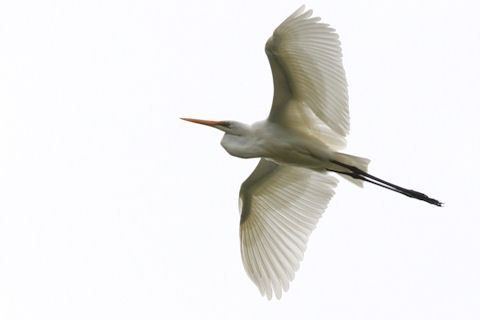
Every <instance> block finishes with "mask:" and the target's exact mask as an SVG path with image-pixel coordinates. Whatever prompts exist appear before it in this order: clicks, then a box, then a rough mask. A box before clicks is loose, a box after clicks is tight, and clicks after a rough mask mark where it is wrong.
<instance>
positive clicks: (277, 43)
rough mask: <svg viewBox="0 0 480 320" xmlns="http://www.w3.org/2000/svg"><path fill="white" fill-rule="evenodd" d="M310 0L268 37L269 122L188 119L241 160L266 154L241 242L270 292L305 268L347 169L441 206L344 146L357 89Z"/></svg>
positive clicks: (252, 271) (352, 175)
mask: <svg viewBox="0 0 480 320" xmlns="http://www.w3.org/2000/svg"><path fill="white" fill-rule="evenodd" d="M311 15H312V11H311V10H308V11H305V7H304V6H302V7H301V8H299V9H298V10H296V11H295V12H294V13H293V14H292V15H291V16H289V17H288V18H287V19H286V20H285V21H284V22H282V24H280V25H279V26H278V28H277V29H276V30H275V31H274V32H273V35H272V37H270V39H268V41H267V44H266V46H265V51H266V53H267V56H268V60H269V62H270V66H271V69H272V75H273V82H274V96H273V103H272V107H271V111H270V114H269V116H268V118H267V119H266V120H264V121H259V122H256V123H254V124H253V125H246V124H243V123H240V122H236V121H209V120H198V119H190V118H182V119H183V120H187V121H191V122H195V123H199V124H204V125H208V126H211V127H214V128H217V129H219V130H222V131H224V132H225V135H224V136H223V139H222V142H221V144H222V146H223V147H224V148H225V150H226V151H227V152H228V153H230V154H231V155H233V156H236V157H241V158H261V159H260V162H259V163H258V165H257V167H256V168H255V170H254V171H253V172H252V174H251V175H250V176H249V177H248V178H247V180H245V182H244V183H243V184H242V187H241V189H240V200H239V203H240V213H241V219H240V241H241V251H242V260H243V265H244V267H245V270H246V272H247V274H248V276H249V277H250V279H252V281H253V282H254V283H255V284H256V285H257V287H258V289H259V290H260V292H261V293H262V295H267V297H268V298H269V299H270V298H271V297H272V294H273V293H274V294H275V296H276V297H277V298H280V297H281V295H282V291H286V290H288V287H289V282H290V281H292V280H293V278H294V276H295V272H296V271H297V270H298V267H299V265H300V261H301V260H302V258H303V253H304V251H305V249H306V246H307V242H308V238H309V236H310V233H311V232H312V231H313V229H315V226H316V224H317V221H318V219H319V218H320V216H321V215H322V213H323V212H324V211H325V209H326V207H327V205H328V202H329V200H330V199H331V198H332V196H333V194H334V191H333V190H334V188H335V186H336V185H337V182H338V181H337V179H336V178H335V177H333V176H331V175H330V174H329V173H328V171H330V172H335V173H338V174H340V176H342V177H344V178H346V179H348V180H350V181H351V182H353V183H355V184H357V185H358V186H362V185H363V181H367V182H371V183H373V184H376V185H379V186H382V187H384V188H387V189H390V190H393V191H396V192H399V193H401V194H404V195H407V196H409V197H413V198H417V199H420V200H423V201H427V202H429V203H432V204H435V205H438V206H440V205H441V203H440V202H439V201H437V200H435V199H431V198H429V197H427V196H426V195H424V194H422V193H420V192H417V191H414V190H409V189H405V188H402V187H399V186H397V185H394V184H392V183H389V182H386V181H384V180H381V179H378V178H376V177H374V176H372V175H370V174H369V173H367V166H368V163H369V160H368V159H365V158H361V157H356V156H352V155H348V154H344V153H340V152H338V150H340V149H341V148H343V147H344V146H345V144H346V142H345V136H346V135H347V133H348V130H349V113H348V92H347V82H346V80H345V72H344V69H343V66H342V52H341V49H340V41H339V40H338V36H337V34H336V33H335V30H333V29H332V28H330V27H329V26H328V25H326V24H324V23H320V22H319V21H320V18H316V17H314V18H312V17H311Z"/></svg>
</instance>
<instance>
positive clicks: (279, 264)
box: [240, 159, 338, 299]
mask: <svg viewBox="0 0 480 320" xmlns="http://www.w3.org/2000/svg"><path fill="white" fill-rule="evenodd" d="M337 182H338V180H337V179H336V178H335V177H333V176H330V175H328V174H326V173H318V172H314V171H311V170H309V169H304V168H300V167H292V166H283V165H277V164H275V163H273V162H271V161H268V160H265V159H261V160H260V162H259V163H258V165H257V167H256V168H255V170H254V171H253V172H252V174H251V175H250V176H249V177H248V179H247V180H245V182H244V183H243V184H242V187H241V189H240V212H241V215H242V216H241V221H240V242H241V251H242V260H243V266H244V267H245V270H246V271H247V274H248V275H249V277H250V279H252V281H253V282H254V283H255V284H256V285H257V287H258V289H260V292H261V294H262V295H265V293H266V294H267V297H268V298H269V299H270V298H271V297H272V289H273V291H274V292H275V296H276V297H277V298H280V297H281V295H282V289H283V291H287V290H288V284H289V281H292V280H293V278H294V274H295V271H297V269H298V267H299V264H300V261H301V260H302V258H303V252H304V251H305V248H306V245H307V241H308V237H309V235H310V233H311V232H312V231H313V229H314V228H315V225H316V223H317V221H318V219H319V218H320V216H321V214H322V213H323V211H324V210H325V208H326V207H327V204H328V202H329V200H330V198H331V197H332V196H333V194H334V191H333V189H334V188H335V186H336V185H337Z"/></svg>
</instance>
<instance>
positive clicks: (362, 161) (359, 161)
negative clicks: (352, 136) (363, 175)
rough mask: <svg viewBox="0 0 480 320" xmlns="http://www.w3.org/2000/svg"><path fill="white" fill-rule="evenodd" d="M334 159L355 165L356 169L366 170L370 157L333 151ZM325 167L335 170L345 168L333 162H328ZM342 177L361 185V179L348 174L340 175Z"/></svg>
mask: <svg viewBox="0 0 480 320" xmlns="http://www.w3.org/2000/svg"><path fill="white" fill-rule="evenodd" d="M334 160H336V161H338V162H341V163H344V164H346V165H349V166H353V167H357V168H358V169H360V170H362V171H364V172H368V164H369V163H370V159H367V158H362V157H357V156H352V155H350V154H346V153H341V152H335V153H334ZM327 169H330V170H336V171H344V170H345V168H344V167H341V166H339V165H337V164H335V163H330V164H329V166H328V167H327ZM340 176H341V177H342V178H345V179H347V180H348V181H350V182H352V183H354V184H356V185H357V186H359V187H360V188H362V187H363V180H360V179H355V178H352V177H351V176H348V175H340Z"/></svg>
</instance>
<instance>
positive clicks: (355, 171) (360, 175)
mask: <svg viewBox="0 0 480 320" xmlns="http://www.w3.org/2000/svg"><path fill="white" fill-rule="evenodd" d="M330 162H332V163H334V164H336V165H338V166H340V167H343V168H345V169H348V170H349V171H340V170H333V169H327V170H328V171H332V172H336V173H338V174H344V175H347V176H350V177H352V178H354V179H360V180H363V181H366V182H369V183H372V184H375V185H377V186H380V187H383V188H386V189H390V190H392V191H395V192H398V193H401V194H403V195H406V196H407V197H411V198H415V199H418V200H422V201H426V202H428V203H431V204H434V205H436V206H439V207H441V206H442V205H443V203H441V202H440V201H438V200H436V199H433V198H430V197H428V196H427V195H426V194H423V193H421V192H418V191H415V190H411V189H405V188H402V187H400V186H397V185H395V184H393V183H390V182H388V181H385V180H382V179H380V178H377V177H375V176H373V175H371V174H369V173H367V172H365V171H363V170H360V169H359V168H357V167H355V166H350V165H348V164H344V163H341V162H339V161H336V160H330Z"/></svg>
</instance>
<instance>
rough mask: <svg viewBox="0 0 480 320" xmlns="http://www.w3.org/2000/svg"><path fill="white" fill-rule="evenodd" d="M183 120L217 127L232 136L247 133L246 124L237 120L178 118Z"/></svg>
mask: <svg viewBox="0 0 480 320" xmlns="http://www.w3.org/2000/svg"><path fill="white" fill-rule="evenodd" d="M180 119H182V120H185V121H190V122H193V123H198V124H203V125H205V126H209V127H213V128H217V129H218V130H222V131H223V132H225V133H226V134H231V135H234V136H243V135H246V134H247V133H248V128H249V127H248V126H247V125H245V124H243V123H241V122H237V121H211V120H199V119H191V118H180Z"/></svg>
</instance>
